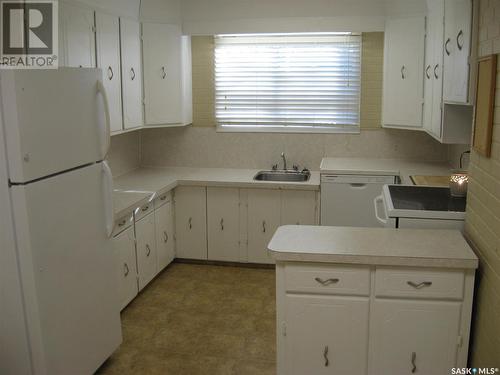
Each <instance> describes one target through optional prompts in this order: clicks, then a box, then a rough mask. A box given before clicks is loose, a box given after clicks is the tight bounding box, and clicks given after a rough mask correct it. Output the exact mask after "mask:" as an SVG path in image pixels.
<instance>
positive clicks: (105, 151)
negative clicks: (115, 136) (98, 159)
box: [97, 81, 111, 160]
mask: <svg viewBox="0 0 500 375" xmlns="http://www.w3.org/2000/svg"><path fill="white" fill-rule="evenodd" d="M97 92H98V93H100V94H101V95H102V101H103V104H104V116H105V118H106V127H105V129H104V142H103V149H102V159H103V160H104V159H105V158H106V156H107V155H108V151H109V147H110V144H111V116H110V114H109V100H108V93H107V92H106V88H105V87H104V84H103V83H102V81H97Z"/></svg>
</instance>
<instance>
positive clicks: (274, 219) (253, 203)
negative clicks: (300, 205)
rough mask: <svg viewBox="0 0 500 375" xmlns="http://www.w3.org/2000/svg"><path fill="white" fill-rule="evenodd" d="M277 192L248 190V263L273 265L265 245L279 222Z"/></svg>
mask: <svg viewBox="0 0 500 375" xmlns="http://www.w3.org/2000/svg"><path fill="white" fill-rule="evenodd" d="M280 211H281V194H280V191H279V190H266V189H250V190H248V261H249V262H250V263H274V260H273V259H272V258H271V257H270V256H269V255H268V252H267V245H268V244H269V241H271V238H272V237H273V235H274V232H275V231H276V229H278V227H279V225H280V222H281V213H280Z"/></svg>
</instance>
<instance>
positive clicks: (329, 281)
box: [314, 277, 340, 286]
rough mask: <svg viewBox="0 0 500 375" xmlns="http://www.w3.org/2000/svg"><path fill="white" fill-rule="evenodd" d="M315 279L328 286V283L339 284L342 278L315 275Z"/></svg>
mask: <svg viewBox="0 0 500 375" xmlns="http://www.w3.org/2000/svg"><path fill="white" fill-rule="evenodd" d="M314 280H316V282H318V283H320V284H321V285H323V286H327V285H330V284H337V283H338V282H339V281H340V279H337V278H335V279H326V280H323V279H322V278H320V277H315V278H314Z"/></svg>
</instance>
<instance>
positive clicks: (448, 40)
mask: <svg viewBox="0 0 500 375" xmlns="http://www.w3.org/2000/svg"><path fill="white" fill-rule="evenodd" d="M450 42H451V39H450V38H448V39H446V42H445V43H444V51H445V52H446V54H447V55H448V56H450V51H448V44H449V43H450Z"/></svg>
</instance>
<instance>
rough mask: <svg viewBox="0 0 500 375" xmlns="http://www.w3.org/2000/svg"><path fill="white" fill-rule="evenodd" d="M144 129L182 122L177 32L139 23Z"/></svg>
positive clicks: (179, 52)
mask: <svg viewBox="0 0 500 375" xmlns="http://www.w3.org/2000/svg"><path fill="white" fill-rule="evenodd" d="M142 38H143V61H144V102H145V119H146V125H158V124H176V123H181V122H182V102H181V96H182V78H181V77H182V69H181V58H182V57H181V31H180V28H179V27H178V26H175V25H166V24H159V23H143V24H142Z"/></svg>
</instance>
